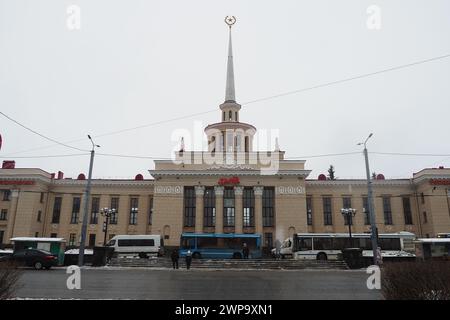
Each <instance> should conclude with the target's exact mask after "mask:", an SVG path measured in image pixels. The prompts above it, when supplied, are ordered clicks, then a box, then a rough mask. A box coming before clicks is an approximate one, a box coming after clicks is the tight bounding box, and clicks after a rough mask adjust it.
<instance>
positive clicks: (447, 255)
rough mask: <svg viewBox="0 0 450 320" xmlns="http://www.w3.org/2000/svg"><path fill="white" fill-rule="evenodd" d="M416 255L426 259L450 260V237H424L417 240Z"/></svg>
mask: <svg viewBox="0 0 450 320" xmlns="http://www.w3.org/2000/svg"><path fill="white" fill-rule="evenodd" d="M415 245H416V256H417V257H419V258H421V259H425V260H429V259H431V260H450V237H439V234H438V238H423V239H417V240H416V241H415Z"/></svg>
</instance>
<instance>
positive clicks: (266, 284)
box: [16, 268, 381, 300]
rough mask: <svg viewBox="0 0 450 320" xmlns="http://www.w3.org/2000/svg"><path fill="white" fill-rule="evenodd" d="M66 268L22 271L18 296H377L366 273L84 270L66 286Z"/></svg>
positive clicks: (135, 297) (156, 297) (192, 297)
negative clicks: (77, 281)
mask: <svg viewBox="0 0 450 320" xmlns="http://www.w3.org/2000/svg"><path fill="white" fill-rule="evenodd" d="M68 276H69V275H68V274H66V272H65V269H53V270H50V271H44V270H42V271H35V270H24V272H23V275H22V277H21V280H20V283H19V286H20V288H19V290H18V291H17V293H16V297H18V298H53V299H59V298H63V299H164V300H165V299H175V300H180V299H195V300H205V299H208V300H210V299H213V300H230V299H239V300H240V299H255V300H268V299H272V300H279V299H280V300H284V299H352V300H353V299H380V298H381V295H380V292H379V291H378V290H368V289H367V288H366V279H367V276H368V275H366V274H365V272H364V271H346V270H330V271H328V270H327V271H324V270H317V271H316V270H299V271H278V270H277V271H262V270H261V271H259V270H223V271H222V270H220V271H214V270H190V271H187V270H182V269H179V270H151V269H137V268H135V269H133V268H131V269H106V268H100V269H90V268H87V269H82V270H81V289H80V290H68V289H67V286H66V280H67V278H68Z"/></svg>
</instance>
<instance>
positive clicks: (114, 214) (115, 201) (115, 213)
mask: <svg viewBox="0 0 450 320" xmlns="http://www.w3.org/2000/svg"><path fill="white" fill-rule="evenodd" d="M111 209H114V211H113V212H112V213H111V216H110V217H109V223H110V224H117V220H118V219H117V218H118V216H119V197H112V198H111Z"/></svg>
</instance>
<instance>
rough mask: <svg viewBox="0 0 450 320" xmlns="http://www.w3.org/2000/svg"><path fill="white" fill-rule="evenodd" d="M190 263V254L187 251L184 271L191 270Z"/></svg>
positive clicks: (189, 251)
mask: <svg viewBox="0 0 450 320" xmlns="http://www.w3.org/2000/svg"><path fill="white" fill-rule="evenodd" d="M191 262H192V252H191V250H188V252H186V269H188V270H189V269H190V268H191Z"/></svg>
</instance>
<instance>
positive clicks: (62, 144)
mask: <svg viewBox="0 0 450 320" xmlns="http://www.w3.org/2000/svg"><path fill="white" fill-rule="evenodd" d="M0 114H1V115H2V116H4V117H5V118H6V119H8V120H10V121H12V122H14V123H15V124H17V125H18V126H20V127H22V128H24V129H26V130H28V131H30V132H32V133H34V134H36V135H38V136H40V137H41V138H44V139H46V140H48V141H51V142H54V143H56V144H59V145H61V146H64V147H66V148H70V149H75V150H78V151H88V150H83V149H80V148H77V147H74V146H70V145H68V144H65V143H63V142H60V141H58V140H55V139H52V138H49V137H47V136H45V135H43V134H42V133H39V132H37V131H36V130H33V129H31V128H29V127H27V126H25V125H24V124H22V123H20V122H19V121H17V120H14V119H13V118H11V117H10V116H8V115H6V114H5V113H3V112H2V111H0Z"/></svg>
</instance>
